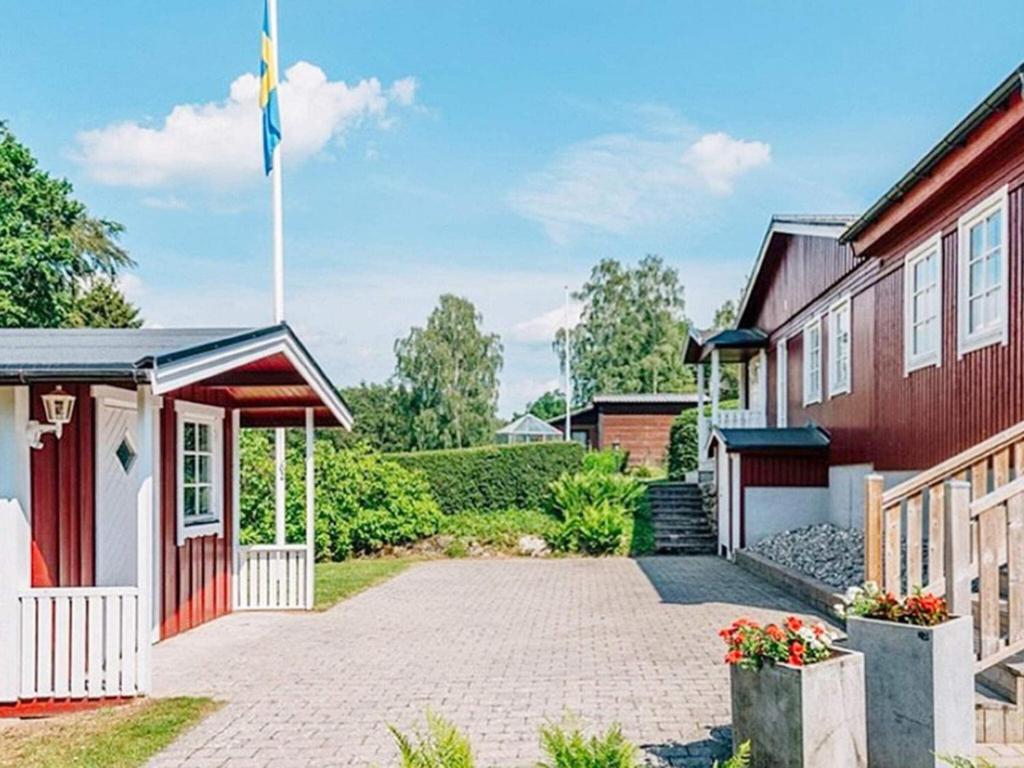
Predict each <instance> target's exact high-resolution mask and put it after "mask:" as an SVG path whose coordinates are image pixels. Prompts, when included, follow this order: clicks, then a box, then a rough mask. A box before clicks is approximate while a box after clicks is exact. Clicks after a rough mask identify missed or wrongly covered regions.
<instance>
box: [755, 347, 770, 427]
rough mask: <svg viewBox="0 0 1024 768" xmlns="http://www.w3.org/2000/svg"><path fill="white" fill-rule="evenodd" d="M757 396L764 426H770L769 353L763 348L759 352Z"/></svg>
mask: <svg viewBox="0 0 1024 768" xmlns="http://www.w3.org/2000/svg"><path fill="white" fill-rule="evenodd" d="M757 397H758V400H760V403H759V405H760V407H761V415H762V416H763V417H764V423H763V424H762V425H761V426H763V427H767V426H768V353H767V352H765V351H764V350H763V349H762V350H761V351H760V352H758V353H757Z"/></svg>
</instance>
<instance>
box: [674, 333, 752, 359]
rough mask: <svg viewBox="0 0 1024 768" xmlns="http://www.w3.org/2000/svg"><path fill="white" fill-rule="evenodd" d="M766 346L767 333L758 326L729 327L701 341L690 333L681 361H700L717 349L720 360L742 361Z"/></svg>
mask: <svg viewBox="0 0 1024 768" xmlns="http://www.w3.org/2000/svg"><path fill="white" fill-rule="evenodd" d="M767 347H768V334H766V333H765V332H764V331H762V330H760V329H759V328H729V329H726V330H724V331H718V332H717V333H715V334H713V335H712V336H709V337H708V338H707V339H704V340H703V341H701V340H700V339H698V338H696V337H695V336H693V335H691V336H690V338H689V339H687V341H686V346H685V347H684V348H683V362H685V363H702V362H704V361H705V360H707V359H708V358H709V357H711V353H712V352H714V351H716V350H717V351H718V359H719V361H720V362H723V363H742V362H746V361H747V360H749V359H750V358H752V357H753V356H754V355H756V354H757V353H758V352H760V350H762V349H767Z"/></svg>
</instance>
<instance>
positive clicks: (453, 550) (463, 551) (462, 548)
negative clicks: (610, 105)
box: [444, 539, 469, 559]
mask: <svg viewBox="0 0 1024 768" xmlns="http://www.w3.org/2000/svg"><path fill="white" fill-rule="evenodd" d="M468 554H469V545H468V544H466V542H465V541H463V540H462V539H452V542H451V543H450V544H449V545H448V546H447V547H445V548H444V556H445V557H451V558H453V559H458V558H460V557H465V556H466V555H468Z"/></svg>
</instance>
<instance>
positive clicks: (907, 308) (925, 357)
mask: <svg viewBox="0 0 1024 768" xmlns="http://www.w3.org/2000/svg"><path fill="white" fill-rule="evenodd" d="M932 255H934V256H935V258H936V261H937V266H938V269H937V270H936V273H935V304H936V312H935V321H936V337H935V349H933V350H931V351H929V352H920V353H917V354H915V353H914V319H915V318H914V267H915V266H917V265H918V264H919V263H921V262H923V261H925V260H926V259H928V258H929V257H931V256H932ZM942 268H943V258H942V232H941V231H939V232H936V233H935V234H934V235H932V236H931V237H930V238H928V239H927V240H925V241H924V242H923V243H921V244H920V245H918V246H917V247H916V248H913V249H912V250H910V251H909V252H908V253H907V255H906V257H905V258H904V259H903V375H904V376H909V375H910V374H911V373H913V372H914V371H918V370H921V369H922V368H929V367H931V366H933V365H934V366H935V367H939V366H941V365H942V343H943V334H942V323H943V316H944V315H943V304H942Z"/></svg>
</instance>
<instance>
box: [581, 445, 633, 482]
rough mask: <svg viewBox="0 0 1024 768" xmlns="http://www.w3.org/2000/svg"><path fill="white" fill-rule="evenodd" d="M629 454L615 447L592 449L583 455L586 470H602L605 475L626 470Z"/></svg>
mask: <svg viewBox="0 0 1024 768" xmlns="http://www.w3.org/2000/svg"><path fill="white" fill-rule="evenodd" d="M628 460H629V454H628V453H626V452H625V451H617V450H615V449H614V448H605V449H603V450H600V451H590V452H588V453H587V454H586V455H585V456H584V457H583V471H584V472H591V471H593V472H601V473H602V474H605V475H616V474H619V473H621V472H625V471H626V462H627V461H628Z"/></svg>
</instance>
